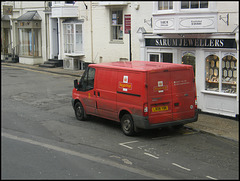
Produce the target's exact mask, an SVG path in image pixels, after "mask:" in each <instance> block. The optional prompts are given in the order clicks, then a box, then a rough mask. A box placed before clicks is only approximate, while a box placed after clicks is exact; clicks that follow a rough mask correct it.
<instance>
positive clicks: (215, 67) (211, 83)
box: [205, 55, 219, 92]
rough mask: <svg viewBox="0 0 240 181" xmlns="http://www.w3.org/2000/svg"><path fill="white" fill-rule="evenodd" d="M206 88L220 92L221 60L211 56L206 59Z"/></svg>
mask: <svg viewBox="0 0 240 181" xmlns="http://www.w3.org/2000/svg"><path fill="white" fill-rule="evenodd" d="M205 68H206V72H205V77H206V86H205V90H209V91H216V92H219V58H218V56H216V55H209V56H208V57H207V58H206V67H205Z"/></svg>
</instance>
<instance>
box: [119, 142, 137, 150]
mask: <svg viewBox="0 0 240 181" xmlns="http://www.w3.org/2000/svg"><path fill="white" fill-rule="evenodd" d="M136 142H138V141H129V142H125V143H119V145H121V146H124V147H126V148H129V149H133V148H132V147H131V146H127V145H125V144H130V143H136Z"/></svg>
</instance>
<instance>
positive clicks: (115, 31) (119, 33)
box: [111, 10, 123, 41]
mask: <svg viewBox="0 0 240 181" xmlns="http://www.w3.org/2000/svg"><path fill="white" fill-rule="evenodd" d="M111 20H112V22H111V41H114V40H122V39H123V12H122V10H112V11H111Z"/></svg>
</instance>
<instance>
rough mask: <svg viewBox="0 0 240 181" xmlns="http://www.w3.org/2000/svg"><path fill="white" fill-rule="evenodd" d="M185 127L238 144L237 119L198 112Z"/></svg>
mask: <svg viewBox="0 0 240 181" xmlns="http://www.w3.org/2000/svg"><path fill="white" fill-rule="evenodd" d="M1 66H12V67H19V68H23V69H30V70H35V71H44V72H49V73H55V74H62V75H69V76H73V77H75V78H77V79H79V78H80V77H81V75H82V74H83V72H84V70H71V69H63V68H62V67H56V68H45V67H39V66H38V65H28V64H21V63H8V62H1ZM185 127H187V128H190V129H193V130H196V131H199V132H204V133H209V134H213V135H216V136H220V137H224V138H226V139H230V140H233V141H237V142H239V118H238V119H237V118H232V117H227V116H221V115H215V114H209V113H204V112H199V116H198V121H197V122H193V123H188V124H186V125H185Z"/></svg>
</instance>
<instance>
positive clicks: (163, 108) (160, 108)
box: [152, 106, 168, 112]
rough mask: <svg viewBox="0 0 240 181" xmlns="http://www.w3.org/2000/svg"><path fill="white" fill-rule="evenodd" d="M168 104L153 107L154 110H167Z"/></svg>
mask: <svg viewBox="0 0 240 181" xmlns="http://www.w3.org/2000/svg"><path fill="white" fill-rule="evenodd" d="M167 110H168V106H161V107H152V112H159V111H167Z"/></svg>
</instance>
